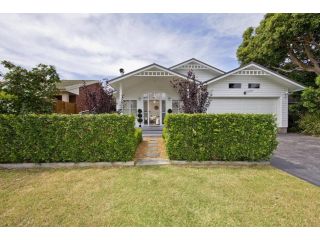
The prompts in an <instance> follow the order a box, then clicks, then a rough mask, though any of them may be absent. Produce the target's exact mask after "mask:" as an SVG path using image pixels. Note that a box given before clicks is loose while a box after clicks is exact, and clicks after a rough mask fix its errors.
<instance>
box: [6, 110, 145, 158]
mask: <svg viewBox="0 0 320 240" xmlns="http://www.w3.org/2000/svg"><path fill="white" fill-rule="evenodd" d="M136 137H139V138H140V133H139V132H136V133H135V129H134V117H133V116H127V115H117V114H97V115H91V114H88V115H87V114H85V115H58V114H52V115H48V114H43V115H36V114H27V115H9V114H0V162H2V163H5V162H11V163H18V162H99V161H111V162H113V161H130V160H132V158H133V156H134V153H135V149H136V146H137V142H138V140H137V138H136Z"/></svg>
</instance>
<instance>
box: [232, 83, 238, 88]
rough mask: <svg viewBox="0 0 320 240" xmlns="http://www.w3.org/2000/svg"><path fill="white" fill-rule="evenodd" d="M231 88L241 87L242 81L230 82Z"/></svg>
mask: <svg viewBox="0 0 320 240" xmlns="http://www.w3.org/2000/svg"><path fill="white" fill-rule="evenodd" d="M229 88H241V83H229Z"/></svg>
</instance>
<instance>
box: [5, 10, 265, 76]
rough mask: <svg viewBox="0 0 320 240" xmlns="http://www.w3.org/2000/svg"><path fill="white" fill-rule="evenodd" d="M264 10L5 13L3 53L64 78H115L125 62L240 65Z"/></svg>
mask: <svg viewBox="0 0 320 240" xmlns="http://www.w3.org/2000/svg"><path fill="white" fill-rule="evenodd" d="M262 18H263V14H0V26H1V28H0V39H1V41H0V59H1V60H3V59H5V60H9V61H12V62H14V63H16V64H19V65H22V66H24V67H27V68H31V67H33V66H35V65H36V64H38V63H44V64H50V65H54V66H55V67H56V68H57V71H58V72H59V74H60V77H61V79H102V78H105V77H107V78H109V79H111V78H112V77H114V76H117V75H119V68H124V69H125V71H126V72H129V71H133V70H135V69H137V68H140V67H143V66H145V65H148V64H151V63H154V62H155V63H158V64H160V65H164V66H165V67H170V66H172V65H175V64H177V63H179V62H182V61H185V60H187V59H189V58H192V57H194V58H198V59H199V60H202V61H204V62H207V63H209V64H211V65H213V66H215V67H217V68H220V69H222V70H224V71H228V70H231V69H233V68H236V67H238V65H239V64H238V61H237V59H236V49H237V47H238V46H239V44H240V43H241V40H242V39H241V38H242V33H243V31H244V30H245V29H246V28H248V27H250V26H253V27H256V26H258V24H259V22H260V21H261V19H262Z"/></svg>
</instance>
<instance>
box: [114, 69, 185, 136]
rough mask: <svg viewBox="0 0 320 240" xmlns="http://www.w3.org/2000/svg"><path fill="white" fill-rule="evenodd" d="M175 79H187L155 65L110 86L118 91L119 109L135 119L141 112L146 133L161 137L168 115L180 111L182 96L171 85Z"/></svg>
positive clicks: (133, 73) (142, 124) (116, 80)
mask: <svg viewBox="0 0 320 240" xmlns="http://www.w3.org/2000/svg"><path fill="white" fill-rule="evenodd" d="M173 79H185V76H183V75H181V74H179V73H176V72H173V71H171V70H169V69H164V68H163V67H161V66H159V65H156V64H153V65H150V66H147V67H146V68H144V69H140V70H138V71H135V72H132V73H128V74H124V75H122V76H120V77H119V78H116V79H114V80H112V81H111V82H110V85H111V86H112V87H113V88H115V89H116V90H117V92H116V94H115V96H116V101H117V109H118V110H121V112H122V113H123V114H132V115H134V116H135V117H136V119H137V118H138V110H139V109H140V110H141V111H142V113H141V114H142V122H141V126H142V127H143V128H144V129H143V131H144V133H148V134H149V133H150V132H151V133H158V134H159V133H160V134H161V131H162V127H161V126H162V125H163V124H164V118H165V115H166V113H168V111H169V112H173V113H179V112H180V111H181V102H180V100H179V96H178V94H177V92H176V90H175V89H174V88H173V86H172V84H171V81H172V80H173ZM138 126H139V123H138V121H136V127H138ZM145 127H152V128H145ZM153 127H158V128H153Z"/></svg>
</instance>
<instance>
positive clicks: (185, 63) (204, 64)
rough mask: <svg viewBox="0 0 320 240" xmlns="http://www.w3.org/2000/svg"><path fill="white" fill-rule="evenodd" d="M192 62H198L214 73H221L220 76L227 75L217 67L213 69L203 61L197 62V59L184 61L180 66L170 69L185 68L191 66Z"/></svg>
mask: <svg viewBox="0 0 320 240" xmlns="http://www.w3.org/2000/svg"><path fill="white" fill-rule="evenodd" d="M190 62H196V63H198V64H199V65H201V66H204V67H205V69H210V70H212V71H214V72H217V73H220V74H224V73H225V72H224V71H222V70H220V69H217V68H215V67H213V66H210V65H209V64H206V63H204V62H201V61H199V60H197V59H195V58H191V59H190V60H187V61H184V62H182V63H179V64H178V65H175V66H173V67H170V68H169V69H176V68H180V67H182V68H184V66H185V65H187V64H189V63H190Z"/></svg>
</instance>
